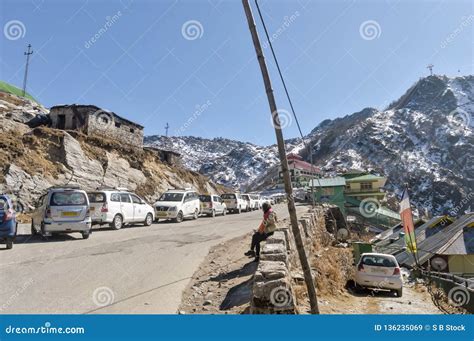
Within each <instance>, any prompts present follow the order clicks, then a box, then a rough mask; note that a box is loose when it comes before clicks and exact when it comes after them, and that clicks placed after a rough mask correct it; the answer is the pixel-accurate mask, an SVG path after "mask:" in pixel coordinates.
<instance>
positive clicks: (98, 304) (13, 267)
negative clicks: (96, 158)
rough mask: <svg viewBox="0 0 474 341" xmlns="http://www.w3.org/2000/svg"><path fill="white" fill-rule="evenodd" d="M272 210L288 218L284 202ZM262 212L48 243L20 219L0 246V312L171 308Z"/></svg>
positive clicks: (98, 230) (158, 311)
mask: <svg viewBox="0 0 474 341" xmlns="http://www.w3.org/2000/svg"><path fill="white" fill-rule="evenodd" d="M275 210H276V212H277V213H278V215H279V217H280V218H281V219H282V218H285V217H286V216H287V211H286V205H277V206H276V207H275ZM304 210H305V207H302V206H301V207H298V211H299V212H303V211H304ZM261 217H262V213H261V212H260V211H258V212H257V211H256V212H251V213H242V214H240V215H237V214H235V215H234V214H233V215H230V214H229V215H227V216H225V217H216V218H214V219H213V218H207V217H202V218H199V219H198V220H189V221H185V222H183V223H181V224H175V223H171V222H159V223H154V224H153V225H152V226H150V227H144V226H138V225H137V226H134V227H126V228H123V229H121V230H118V231H115V230H110V229H108V228H95V229H94V232H93V233H92V235H91V237H90V238H89V239H88V240H83V239H82V238H81V235H80V234H71V235H63V236H58V237H54V238H52V239H49V240H47V241H45V240H43V239H42V238H41V237H31V236H30V232H29V230H30V228H29V225H20V228H19V231H18V237H17V243H16V244H15V245H14V247H13V249H12V250H4V249H1V250H0V255H1V256H0V273H1V279H2V282H3V285H2V286H0V313H2V314H5V313H7V314H8V313H9V314H17V313H19V314H23V313H29V314H50V313H54V314H65V313H68V314H84V313H112V314H114V313H126V314H135V313H141V314H147V313H150V314H173V313H176V311H177V309H178V306H179V304H180V301H181V293H182V291H183V290H184V288H185V287H186V284H187V283H188V281H189V280H190V278H191V277H192V275H193V273H194V272H195V270H196V269H197V268H198V267H199V264H200V263H201V262H202V260H203V259H204V258H205V256H206V255H207V253H208V251H209V248H210V247H211V246H214V245H216V244H218V243H221V242H223V241H225V240H228V239H231V238H235V237H238V236H241V235H244V234H246V233H248V232H250V231H252V229H256V228H257V227H258V224H259V222H260V219H261ZM2 246H3V245H2ZM0 247H1V246H0Z"/></svg>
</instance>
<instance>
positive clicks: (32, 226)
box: [31, 220, 38, 236]
mask: <svg viewBox="0 0 474 341" xmlns="http://www.w3.org/2000/svg"><path fill="white" fill-rule="evenodd" d="M37 234H38V231H36V229H35V225H34V224H33V220H31V235H32V236H36V235H37Z"/></svg>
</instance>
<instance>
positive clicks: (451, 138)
mask: <svg viewBox="0 0 474 341" xmlns="http://www.w3.org/2000/svg"><path fill="white" fill-rule="evenodd" d="M473 114H474V76H472V75H471V76H465V77H456V78H448V77H445V76H429V77H426V78H422V79H420V80H419V81H418V82H417V83H416V84H414V85H413V86H412V87H411V88H410V89H408V91H407V92H406V93H405V94H404V95H403V96H401V97H400V98H399V99H398V100H396V101H394V102H393V103H392V104H390V105H389V107H388V108H387V109H386V110H384V111H379V110H377V109H373V108H366V109H364V110H362V111H360V112H357V113H354V114H352V115H348V116H345V117H342V118H337V119H334V120H325V121H323V122H321V123H320V124H319V125H318V126H317V127H316V128H315V129H314V130H313V131H312V132H311V133H310V134H309V135H308V136H306V137H305V140H307V141H310V143H309V145H310V146H311V147H310V148H312V152H313V159H314V160H315V163H316V164H317V165H318V166H320V167H322V168H323V170H325V171H326V172H327V173H328V174H331V173H336V172H340V171H343V170H345V169H362V170H376V171H378V172H380V173H382V174H385V175H386V176H388V179H389V180H388V183H387V187H388V190H391V191H393V192H395V193H400V191H401V189H402V188H403V186H404V184H405V183H408V185H409V187H410V189H411V198H412V201H413V202H414V203H415V204H417V205H418V206H419V207H420V208H427V209H429V210H430V211H432V212H433V213H443V212H446V211H449V210H451V211H455V212H456V213H462V211H464V210H466V209H468V208H469V206H470V205H471V204H472V198H473V197H474V174H473V168H474V158H473V157H472V154H473V146H474V137H473V131H472V128H473ZM287 142H288V146H287V150H288V152H295V151H296V152H298V153H299V154H300V155H302V156H303V157H304V158H305V159H306V160H308V161H309V150H308V149H309V148H302V147H303V144H302V142H301V139H294V140H289V141H287ZM145 143H146V144H148V145H155V146H160V147H165V148H172V149H175V150H178V151H179V152H181V153H182V155H183V160H184V164H185V166H186V167H188V168H191V169H193V170H196V171H199V172H201V173H203V174H205V175H208V176H210V177H211V178H212V179H213V180H214V181H216V182H218V183H222V184H225V185H228V186H229V185H230V186H233V187H240V188H242V189H248V188H256V187H258V186H259V185H260V184H261V183H262V182H263V181H266V182H267V183H268V182H269V179H271V178H274V177H275V176H277V175H278V172H277V171H276V165H277V161H278V158H277V157H278V153H277V149H276V146H274V145H273V146H268V147H261V146H256V145H253V144H251V143H245V142H239V141H233V140H227V139H222V138H218V139H213V140H208V139H202V138H196V137H169V138H166V137H163V136H149V137H147V138H146V139H145Z"/></svg>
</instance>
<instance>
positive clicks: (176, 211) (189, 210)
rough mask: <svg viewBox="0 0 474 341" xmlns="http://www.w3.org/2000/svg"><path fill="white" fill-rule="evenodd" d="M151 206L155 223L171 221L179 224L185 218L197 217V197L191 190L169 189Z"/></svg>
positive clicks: (198, 207)
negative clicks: (153, 208)
mask: <svg viewBox="0 0 474 341" xmlns="http://www.w3.org/2000/svg"><path fill="white" fill-rule="evenodd" d="M153 206H154V207H155V216H156V221H158V220H159V219H171V220H173V221H174V222H176V223H180V222H182V221H183V220H184V219H185V218H192V219H197V218H198V217H199V209H200V202H199V195H198V194H197V193H196V192H195V191H193V190H191V189H170V190H168V191H167V192H165V193H163V194H162V195H161V197H160V198H159V199H158V201H157V202H155V204H154V205H153Z"/></svg>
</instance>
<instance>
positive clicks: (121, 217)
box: [87, 188, 155, 230]
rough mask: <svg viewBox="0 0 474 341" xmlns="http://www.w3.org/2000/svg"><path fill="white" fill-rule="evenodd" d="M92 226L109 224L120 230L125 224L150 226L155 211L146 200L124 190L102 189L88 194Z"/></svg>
mask: <svg viewBox="0 0 474 341" xmlns="http://www.w3.org/2000/svg"><path fill="white" fill-rule="evenodd" d="M87 195H88V197H89V202H90V210H91V218H92V224H98V225H104V224H109V225H110V227H112V228H114V229H115V230H119V229H121V228H122V227H123V225H125V224H132V223H143V224H144V225H145V226H150V225H151V224H152V223H153V220H154V219H155V211H154V209H153V207H152V206H150V205H148V204H147V203H146V202H145V200H143V199H142V198H140V197H139V196H138V195H136V194H134V193H131V192H129V191H127V190H126V189H124V188H117V189H111V188H108V189H102V190H97V191H94V192H88V193H87Z"/></svg>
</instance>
